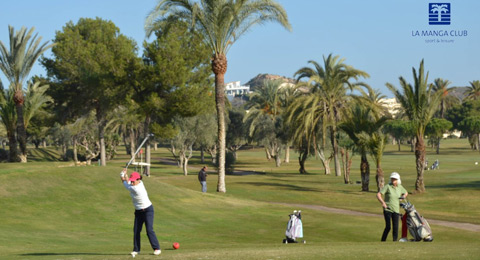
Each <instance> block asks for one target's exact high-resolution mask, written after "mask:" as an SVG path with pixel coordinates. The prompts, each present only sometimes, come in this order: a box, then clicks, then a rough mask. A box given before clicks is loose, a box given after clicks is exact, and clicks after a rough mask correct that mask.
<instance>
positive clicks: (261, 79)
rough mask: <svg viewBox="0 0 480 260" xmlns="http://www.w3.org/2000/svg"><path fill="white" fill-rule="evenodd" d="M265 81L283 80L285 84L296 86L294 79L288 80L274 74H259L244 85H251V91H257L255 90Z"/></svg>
mask: <svg viewBox="0 0 480 260" xmlns="http://www.w3.org/2000/svg"><path fill="white" fill-rule="evenodd" d="M265 80H282V81H283V82H286V83H291V84H295V80H294V79H291V78H287V77H284V76H278V75H272V74H258V75H257V76H255V77H254V78H252V79H251V80H249V81H248V82H247V83H245V84H244V85H249V86H250V91H255V89H257V88H258V87H259V86H261V85H262V84H263V82H264V81H265Z"/></svg>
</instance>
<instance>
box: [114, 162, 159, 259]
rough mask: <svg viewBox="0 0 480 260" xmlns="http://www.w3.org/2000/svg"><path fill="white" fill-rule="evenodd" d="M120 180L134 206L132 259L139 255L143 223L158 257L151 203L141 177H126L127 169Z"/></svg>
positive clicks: (121, 174)
mask: <svg viewBox="0 0 480 260" xmlns="http://www.w3.org/2000/svg"><path fill="white" fill-rule="evenodd" d="M120 179H121V180H122V181H123V186H125V188H126V189H127V190H128V191H129V192H130V196H131V197H132V201H133V206H135V224H134V226H133V252H132V253H131V254H132V256H133V257H135V256H136V255H138V254H139V253H140V233H141V232H142V226H143V223H145V227H146V229H147V236H148V240H149V241H150V245H151V246H152V249H153V254H154V255H159V254H160V253H161V252H162V251H161V250H160V244H159V243H158V239H157V235H156V234H155V231H153V218H154V211H153V205H152V202H150V199H149V198H148V194H147V190H146V189H145V186H144V185H143V182H142V177H141V176H140V174H138V172H133V173H132V174H131V175H130V178H129V177H128V176H127V168H125V169H123V171H122V172H121V173H120Z"/></svg>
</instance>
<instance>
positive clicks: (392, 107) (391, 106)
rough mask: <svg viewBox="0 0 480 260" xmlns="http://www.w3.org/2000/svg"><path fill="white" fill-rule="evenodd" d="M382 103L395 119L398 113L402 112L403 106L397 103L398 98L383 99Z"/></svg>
mask: <svg viewBox="0 0 480 260" xmlns="http://www.w3.org/2000/svg"><path fill="white" fill-rule="evenodd" d="M381 102H382V103H383V106H385V107H386V108H387V110H388V112H389V113H390V114H391V115H392V116H393V117H394V118H395V117H396V115H397V114H398V112H400V108H401V105H400V103H398V102H397V99H396V98H386V99H382V100H381Z"/></svg>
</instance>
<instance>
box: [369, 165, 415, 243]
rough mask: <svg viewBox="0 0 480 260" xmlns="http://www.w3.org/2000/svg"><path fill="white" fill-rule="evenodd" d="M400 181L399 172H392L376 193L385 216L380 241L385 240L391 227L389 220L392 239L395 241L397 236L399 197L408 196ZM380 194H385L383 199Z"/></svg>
mask: <svg viewBox="0 0 480 260" xmlns="http://www.w3.org/2000/svg"><path fill="white" fill-rule="evenodd" d="M401 183H402V181H401V180H400V174H398V172H392V174H391V175H390V183H389V184H388V185H385V186H384V187H383V188H382V189H381V190H380V191H379V192H378V193H377V199H378V201H380V203H382V207H383V216H384V217H385V229H384V230H383V235H382V241H386V240H387V236H388V233H389V232H390V229H391V226H390V222H391V223H392V226H393V230H392V235H393V241H397V238H398V220H399V219H400V216H401V215H400V198H401V197H403V198H405V197H407V196H408V192H407V190H405V188H403V186H402V184H401ZM382 196H385V199H383V197H382Z"/></svg>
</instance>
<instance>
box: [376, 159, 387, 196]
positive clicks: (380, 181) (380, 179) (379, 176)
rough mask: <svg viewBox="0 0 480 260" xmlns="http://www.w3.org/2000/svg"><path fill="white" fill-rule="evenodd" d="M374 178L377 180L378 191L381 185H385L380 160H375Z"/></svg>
mask: <svg viewBox="0 0 480 260" xmlns="http://www.w3.org/2000/svg"><path fill="white" fill-rule="evenodd" d="M375 179H376V180H377V191H380V190H381V189H382V188H383V186H385V177H384V174H383V170H382V166H381V163H380V160H377V175H376V176H375Z"/></svg>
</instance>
